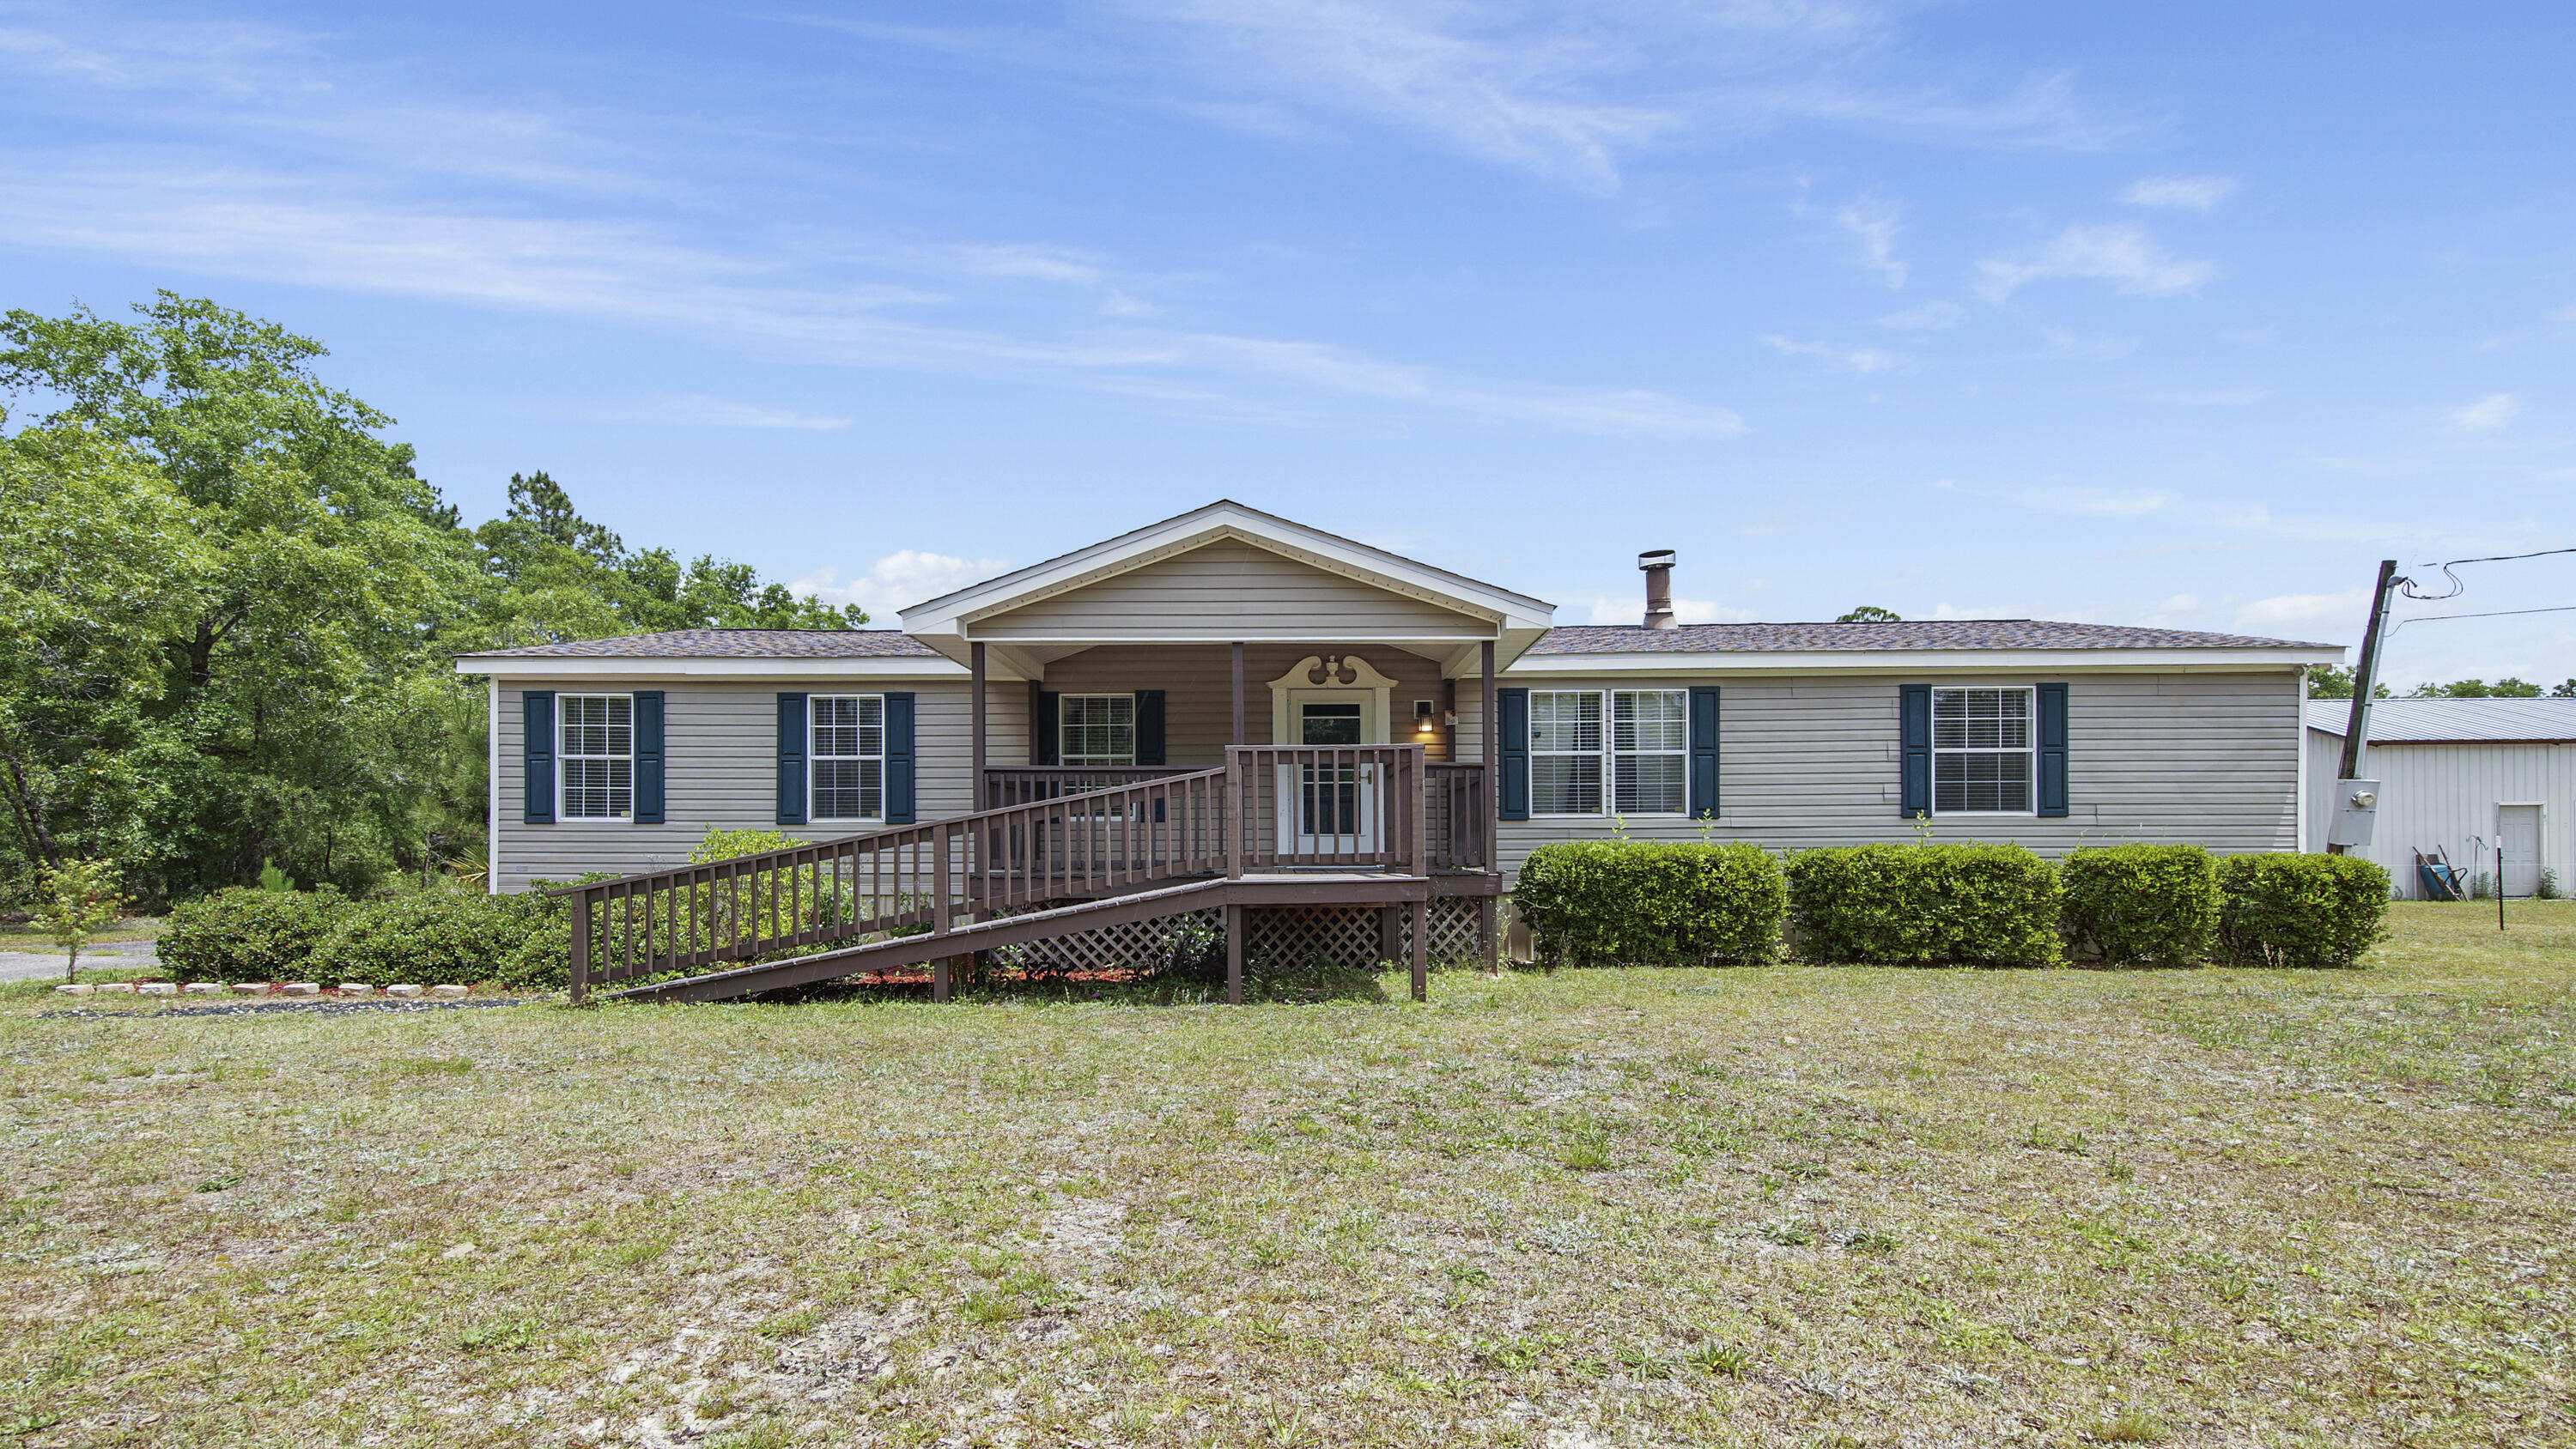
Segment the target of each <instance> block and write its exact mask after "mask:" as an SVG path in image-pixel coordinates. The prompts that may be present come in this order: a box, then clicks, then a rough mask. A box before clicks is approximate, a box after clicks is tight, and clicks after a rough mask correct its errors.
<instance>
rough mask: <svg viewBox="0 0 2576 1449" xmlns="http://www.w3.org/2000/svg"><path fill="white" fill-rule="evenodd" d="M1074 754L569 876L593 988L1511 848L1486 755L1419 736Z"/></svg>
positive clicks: (1419, 870)
mask: <svg viewBox="0 0 2576 1449" xmlns="http://www.w3.org/2000/svg"><path fill="white" fill-rule="evenodd" d="M1062 773H1066V772H1046V771H1031V772H1029V774H1030V777H1031V779H1032V782H1033V783H1032V784H1031V785H1030V786H1029V787H1028V788H1029V791H1030V793H1032V794H1033V795H1037V796H1038V798H1033V799H1029V800H1025V801H1020V802H1016V803H1012V804H1006V805H1002V806H999V807H997V808H994V809H989V810H981V811H977V812H975V813H974V814H971V815H959V816H955V817H952V818H950V819H946V820H933V821H927V822H924V823H922V824H919V825H901V826H895V827H892V828H890V829H885V830H872V831H868V832H866V833H864V834H860V835H849V836H843V837H841V838H839V839H836V840H823V841H816V842H814V843H812V844H808V845H798V846H793V847H790V848H788V849H785V850H773V851H765V852H762V853H760V854H757V855H746V856H740V857H736V858H735V859H732V860H719V861H710V862H707V863H704V864H698V865H685V866H679V867H675V868H673V869H670V870H662V871H648V872H646V873H644V874H641V875H631V876H625V877H621V878H619V879H616V880H604V881H589V882H584V883H582V884H579V885H572V886H564V887H560V888H558V889H557V890H556V891H555V892H554V894H556V895H560V896H566V897H569V898H570V904H571V908H572V916H573V920H572V989H573V995H574V997H575V999H576V1000H578V999H581V998H582V997H583V996H584V995H585V994H586V993H587V991H588V990H589V988H590V987H591V986H592V985H594V984H604V983H611V982H619V981H628V980H632V979H634V978H637V977H642V976H652V975H659V974H662V973H665V972H674V971H693V970H698V969H702V968H707V967H714V966H719V965H722V964H724V963H732V962H744V961H751V960H755V959H757V958H760V957H763V956H772V955H780V954H793V953H801V952H806V951H812V950H818V949H829V948H831V947H833V946H836V945H854V944H858V943H860V942H862V941H864V940H866V939H867V938H869V937H871V936H882V935H892V934H897V933H903V934H910V933H916V932H920V931H923V930H927V931H929V932H931V933H932V934H946V933H947V931H948V930H949V927H950V925H951V923H952V921H953V920H954V919H955V918H956V917H957V916H959V915H961V914H964V913H968V912H972V913H975V914H978V915H985V914H991V913H994V912H998V911H1005V910H1009V909H1012V908H1016V907H1026V906H1033V905H1038V904H1041V903H1046V902H1053V901H1061V900H1065V899H1069V898H1074V897H1081V896H1097V895H1108V894H1116V893H1119V892H1122V891H1126V890H1131V889H1139V888H1142V887H1145V886H1148V885H1150V884H1152V883H1153V882H1156V881H1163V880H1171V879H1175V878H1180V877H1187V876H1200V875H1215V874H1220V873H1222V874H1225V875H1228V876H1232V877H1238V878H1239V877H1241V876H1242V875H1244V874H1245V873H1246V872H1247V871H1251V872H1264V871H1275V870H1282V869H1295V868H1300V867H1322V868H1341V869H1353V870H1390V871H1396V872H1400V873H1404V874H1412V875H1424V874H1430V873H1432V872H1435V871H1459V870H1478V869H1486V868H1490V865H1491V862H1492V850H1493V842H1492V831H1491V826H1490V825H1489V824H1488V823H1487V820H1486V809H1487V805H1486V802H1487V800H1488V798H1489V797H1488V795H1487V794H1486V790H1487V786H1486V783H1485V779H1484V771H1483V769H1482V768H1481V767H1479V766H1475V765H1428V764H1426V763H1425V761H1424V760H1423V752H1422V747H1421V746H1419V745H1358V746H1274V745H1235V746H1229V747H1228V748H1227V750H1226V764H1225V768H1223V769H1219V770H1195V771H1189V772H1186V773H1179V774H1174V773H1170V772H1158V773H1156V774H1155V775H1153V776H1151V777H1149V778H1143V779H1131V780H1128V781H1127V782H1125V783H1117V782H1110V781H1103V782H1100V783H1098V784H1096V785H1094V786H1093V787H1092V788H1088V789H1074V790H1065V791H1062V792H1061V793H1056V794H1040V793H1039V792H1040V791H1042V790H1044V789H1048V788H1055V787H1056V784H1058V783H1061V782H1052V783H1051V782H1049V781H1045V780H1039V779H1038V778H1037V777H1038V776H1039V775H1042V774H1062ZM1085 783H1087V782H1085ZM1238 824H1240V825H1241V827H1242V828H1237V826H1238Z"/></svg>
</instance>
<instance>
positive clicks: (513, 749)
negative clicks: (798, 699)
mask: <svg viewBox="0 0 2576 1449" xmlns="http://www.w3.org/2000/svg"><path fill="white" fill-rule="evenodd" d="M987 688H988V695H987V709H988V711H989V714H990V721H989V724H988V726H987V727H988V729H989V730H990V734H989V735H988V736H987V738H988V739H989V741H990V742H991V743H990V746H989V747H990V749H991V752H992V753H991V759H992V761H993V762H994V763H996V764H1003V763H1008V762H1012V761H1016V760H1024V759H1026V758H1027V757H1028V693H1027V689H1026V686H1024V685H1020V684H1015V683H1000V682H996V683H993V684H991V685H989V686H988V687H987ZM528 689H552V690H554V691H556V692H558V693H583V694H610V693H622V692H625V691H629V690H635V689H659V690H661V691H662V692H663V696H664V700H663V715H664V719H663V752H664V761H665V763H664V774H665V781H664V786H663V794H664V806H663V819H664V821H665V822H666V823H665V824H661V825H626V824H618V823H602V822H590V821H582V822H577V823H557V824H554V825H528V824H525V823H523V817H524V814H525V810H524V806H523V801H522V799H521V787H522V782H523V781H524V780H525V778H526V775H525V771H524V770H523V769H522V768H521V766H522V762H523V761H524V759H525V756H524V754H523V753H522V749H521V743H522V741H521V736H522V730H523V727H524V725H525V721H526V718H527V716H526V712H525V711H524V709H523V708H522V706H521V704H520V696H521V694H522V692H523V691H525V690H528ZM782 690H784V691H802V692H804V693H807V694H883V693H887V692H889V691H909V692H911V694H912V695H913V697H914V721H913V748H914V750H915V753H916V763H915V767H914V769H915V779H914V786H913V793H914V813H915V815H916V817H917V818H919V819H922V820H931V819H936V818H938V817H940V816H943V815H962V814H965V813H966V812H967V811H968V810H970V809H972V808H973V801H974V794H973V783H972V773H973V772H972V749H973V746H972V744H971V742H970V736H969V734H968V730H967V721H968V718H969V715H970V707H969V703H968V698H969V697H968V693H967V685H966V683H965V682H964V681H962V680H955V679H942V680H926V681H906V680H887V679H877V680H866V681H851V680H846V679H843V680H794V679H775V680H770V679H764V680H760V681H757V682H746V683H741V684H734V683H721V684H718V683H704V682H684V681H670V680H653V679H631V680H606V679H600V678H597V677H595V676H593V677H588V678H581V679H566V680H562V681H559V682H555V683H547V682H545V681H541V680H524V681H513V682H511V683H507V684H504V685H503V686H502V687H501V710H500V714H499V717H498V719H497V720H496V721H495V723H496V724H497V725H498V727H499V735H500V751H499V757H500V779H499V782H498V783H499V789H498V790H497V791H496V792H495V795H496V797H497V799H498V801H499V810H500V819H499V821H498V822H496V825H495V845H496V849H495V850H494V852H493V856H494V859H495V860H496V862H497V863H498V869H499V874H498V876H497V878H496V879H495V881H494V882H493V885H494V888H495V889H498V890H503V891H517V890H524V889H526V888H527V885H528V883H529V882H530V881H532V880H537V879H548V880H569V879H571V878H572V877H573V876H575V875H579V874H581V873H583V872H585V871H611V872H615V873H617V874H620V875H628V874H634V873H636V872H639V871H648V870H660V869H663V868H665V867H668V866H673V865H678V864H681V863H683V862H685V861H686V860H687V859H688V858H689V852H690V851H691V850H693V849H695V848H696V846H697V843H698V841H699V840H700V838H702V837H703V836H704V835H705V834H706V833H707V831H709V830H711V829H725V830H746V829H758V830H775V829H780V828H782V827H780V826H779V825H778V824H777V823H776V822H777V818H778V813H777V812H778V695H779V693H780V692H781V691H782ZM784 828H785V829H786V830H787V831H788V833H789V834H792V835H796V836H799V837H801V838H803V839H807V840H825V839H830V838H832V837H834V836H838V835H843V834H848V833H850V827H848V826H846V825H841V824H833V825H827V826H821V827H812V826H790V827H784Z"/></svg>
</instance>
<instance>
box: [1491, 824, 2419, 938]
mask: <svg viewBox="0 0 2576 1449" xmlns="http://www.w3.org/2000/svg"><path fill="white" fill-rule="evenodd" d="M1512 902H1513V905H1514V906H1515V907H1516V908H1517V910H1518V911H1519V914H1520V917H1521V919H1522V920H1523V921H1525V922H1527V923H1528V924H1529V926H1530V932H1531V945H1532V947H1533V950H1534V953H1535V954H1536V956H1537V958H1538V960H1539V962H1540V963H1541V964H1543V965H1547V966H1558V965H1572V966H1609V965H1662V966H1680V965H1704V964H1710V963H1715V962H1755V961H1767V960H1771V959H1773V958H1774V957H1775V956H1777V955H1778V954H1779V950H1780V945H1781V940H1782V930H1783V926H1784V924H1785V925H1786V926H1787V927H1788V928H1789V929H1790V930H1792V931H1794V932H1795V935H1796V937H1797V942H1798V952H1799V954H1800V955H1801V956H1802V957H1804V958H1805V959H1807V960H1810V961H1829V962H1837V963H1849V964H1854V965H1891V966H1934V965H1960V966H2052V965H2058V964H2061V963H2063V962H2065V961H2067V960H2068V959H2069V957H2070V955H2071V956H2072V957H2073V959H2076V960H2079V961H2085V962H2092V963H2099V964H2102V965H2109V966H2134V965H2170V966H2180V965H2189V964H2192V963H2195V962H2199V961H2203V960H2209V959H2215V960H2218V961H2221V962H2226V963H2230V964H2241V965H2249V966H2350V965H2353V964H2354V963H2355V962H2357V961H2359V960H2360V958H2361V953H2362V952H2363V951H2364V950H2366V949H2368V948H2369V946H2370V945H2371V943H2373V942H2374V941H2376V940H2378V939H2379V937H2380V934H2381V931H2382V917H2383V916H2384V915H2385V914H2386V911H2387V906H2388V872H2387V871H2385V870H2384V869H2382V868H2380V867H2379V866H2377V865H2374V864H2372V863H2371V862H2369V861H2366V860H2362V859H2360V858H2358V857H2356V856H2332V855H2239V856H2229V857H2225V858H2223V859H2222V858H2219V857H2215V856H2212V855H2210V854H2209V852H2207V851H2205V850H2203V849H2201V848H2200V847H2199V846H2196V845H2119V846H2108V847H2086V848H2082V849H2078V850H2076V851H2074V852H2072V853H2070V854H2069V855H2068V856H2067V858H2066V859H2065V861H2064V862H2063V863H2061V864H2059V865H2056V866H2051V865H2050V864H2049V862H2047V861H2045V860H2043V859H2041V858H2040V857H2039V856H2038V855H2036V854H2034V853H2032V852H2031V851H2029V850H2026V849H2023V848H2022V847H2020V846H2016V845H1856V846H1838V847H1831V848H1827V849H1821V850H1807V851H1801V852H1798V853H1796V854H1794V855H1791V856H1789V857H1787V859H1786V862H1785V864H1784V863H1783V862H1782V861H1781V860H1780V859H1779V858H1776V857H1774V856H1772V855H1770V854H1768V853H1766V852H1764V851H1763V850H1761V849H1760V848H1759V847H1756V846H1751V845H1742V844H1729V845H1663V844H1649V843H1644V842H1633V841H1590V842H1583V843H1578V844H1567V845H1549V846H1542V847H1540V848H1539V849H1537V850H1535V851H1532V852H1531V853H1530V856H1529V859H1528V861H1527V863H1525V864H1524V865H1523V866H1522V867H1521V875H1520V880H1519V883H1518V884H1517V885H1516V886H1515V887H1514V888H1513V891H1512Z"/></svg>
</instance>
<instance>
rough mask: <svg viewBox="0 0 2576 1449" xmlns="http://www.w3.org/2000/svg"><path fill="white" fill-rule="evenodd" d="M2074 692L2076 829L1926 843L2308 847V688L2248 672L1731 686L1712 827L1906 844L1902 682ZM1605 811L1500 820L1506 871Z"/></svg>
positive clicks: (2008, 829)
mask: <svg viewBox="0 0 2576 1449" xmlns="http://www.w3.org/2000/svg"><path fill="white" fill-rule="evenodd" d="M2043 679H2046V680H2064V681H2066V683H2067V770H2066V775H2067V801H2068V809H2069V813H2068V815H2067V817H2066V818H2065V819H2062V820H2060V819H2049V820H2042V819H2038V818H2036V817H2033V816H1959V815H1949V816H1938V817H1935V819H1934V820H1933V822H1932V838H1933V839H1934V840H1950V841H2017V842H2019V843H2021V844H2023V845H2027V846H2030V847H2031V848H2033V849H2035V850H2038V851H2039V852H2041V853H2042V854H2045V855H2052V856H2053V855H2058V854H2062V853H2064V852H2065V851H2067V850H2070V849H2073V848H2074V847H2076V846H2078V845H2112V844H2119V843H2122V842H2125V841H2151V842H2167V841H2183V842H2196V843H2198V844H2202V845H2206V846H2208V847H2209V848H2210V849H2212V850H2218V851H2231V852H2232V851H2250V850H2293V849H2296V848H2297V842H2298V791H2299V782H2298V775H2299V759H2298V747H2297V739H2298V734H2297V731H2298V724H2297V720H2298V711H2299V684H2298V676H2297V675H2296V674H2294V673H2291V672H2289V671H2286V670H2285V671H2279V672H2271V673H2244V674H2234V673H2229V674H2215V673H2213V674H2094V675H2087V674H2056V675H2000V674H1998V675H1976V676H1973V677H1961V678H1959V679H1956V680H1955V681H1954V680H1950V679H1942V680H1938V681H1933V680H1930V679H1928V678H1927V677H1916V676H1907V677H1903V678H1897V677H1886V678H1876V677H1864V676H1830V677H1805V678H1797V677H1776V676H1775V677H1729V678H1726V679H1722V680H1718V681H1715V682H1716V683H1717V684H1718V686H1719V688H1720V689H1721V690H1722V691H1723V692H1722V694H1721V695H1720V696H1719V702H1720V709H1719V732H1718V743H1719V749H1718V797H1719V803H1720V810H1719V817H1718V820H1717V822H1716V823H1715V825H1714V826H1712V827H1710V828H1709V829H1708V831H1707V838H1708V839H1711V840H1746V841H1752V842H1754V843H1755V844H1758V845H1764V846H1769V847H1773V848H1786V849H1802V848H1806V847H1810V846H1818V845H1856V844H1862V843H1865V842H1869V841H1899V842H1902V841H1911V840H1913V839H1915V830H1914V827H1913V825H1912V823H1911V822H1909V821H1906V820H1904V819H1903V818H1901V817H1900V816H1899V815H1898V814H1897V807H1898V795H1897V788H1898V786H1897V767H1898V758H1897V755H1898V736H1897V700H1898V697H1899V696H1898V687H1899V686H1900V685H1902V684H1908V683H1924V682H1939V683H1953V682H1955V683H1962V684H1967V683H1974V684H2006V685H2013V684H2036V683H2040V682H2041V681H2042V680H2043ZM1505 680H1506V683H1507V684H1509V685H1511V686H1514V687H1518V686H1523V685H1526V686H1527V687H1529V688H1532V689H1578V688H1579V689H1653V688H1666V689H1679V688H1686V687H1688V686H1690V685H1692V684H1707V683H1710V682H1712V681H1710V680H1707V679H1705V678H1702V679H1690V678H1685V677H1681V676H1669V677H1666V676H1645V675H1629V674H1617V675H1605V676H1593V677H1584V676H1547V677H1530V678H1523V679H1512V678H1511V677H1510V676H1509V675H1508V674H1507V675H1506V676H1505ZM1477 695H1478V692H1477V690H1476V689H1475V688H1474V681H1472V680H1461V681H1459V689H1458V747H1459V754H1460V757H1461V758H1462V759H1474V758H1476V756H1477V753H1478V746H1479V744H1480V742H1481V740H1482V737H1483V736H1482V721H1481V719H1480V717H1479V712H1478V708H1479V704H1480V701H1479V699H1478V697H1477ZM1612 829H1613V826H1612V823H1611V821H1610V820H1609V818H1607V817H1583V818H1568V817H1562V816H1553V817H1543V818H1537V819H1531V820H1507V821H1504V822H1503V823H1502V825H1501V836H1500V839H1501V842H1502V847H1503V864H1504V866H1505V867H1506V868H1507V869H1509V870H1514V871H1517V870H1518V869H1519V868H1520V863H1521V861H1522V860H1523V859H1524V858H1526V857H1527V856H1528V854H1529V852H1530V851H1531V850H1532V849H1534V848H1536V847H1538V846H1540V845H1544V844H1547V843H1548V842H1550V841H1555V840H1580V839H1605V838H1607V837H1608V836H1609V835H1610V834H1611V832H1612ZM1627 834H1628V837H1629V838H1630V839H1640V840H1698V839H1700V838H1702V836H1701V823H1700V822H1698V821H1693V820H1682V819H1676V818H1674V817H1671V816H1663V817H1639V818H1634V819H1631V820H1629V821H1628V823H1627Z"/></svg>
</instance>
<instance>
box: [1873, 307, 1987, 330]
mask: <svg viewBox="0 0 2576 1449" xmlns="http://www.w3.org/2000/svg"><path fill="white" fill-rule="evenodd" d="M1967 315H1968V309H1967V308H1965V307H1962V306H1960V305H1959V304H1958V303H1956V302H1925V303H1923V304H1922V305H1920V306H1916V307H1908V308H1906V309H1905V310H1904V311H1902V312H1890V313H1888V314H1887V315H1886V316H1884V317H1881V318H1879V319H1878V325H1879V326H1881V327H1892V328H1895V329H1896V330H1898V331H1900V332H1939V331H1941V330H1943V329H1945V328H1950V327H1956V326H1958V325H1959V323H1960V322H1961V321H1962V320H1963V319H1965V318H1966V317H1967Z"/></svg>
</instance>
